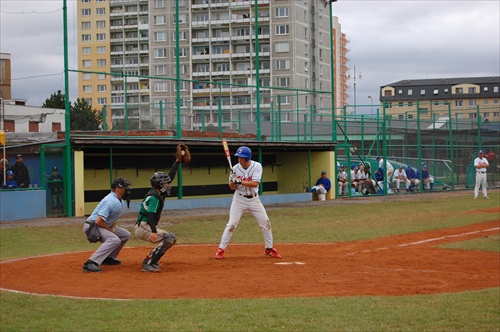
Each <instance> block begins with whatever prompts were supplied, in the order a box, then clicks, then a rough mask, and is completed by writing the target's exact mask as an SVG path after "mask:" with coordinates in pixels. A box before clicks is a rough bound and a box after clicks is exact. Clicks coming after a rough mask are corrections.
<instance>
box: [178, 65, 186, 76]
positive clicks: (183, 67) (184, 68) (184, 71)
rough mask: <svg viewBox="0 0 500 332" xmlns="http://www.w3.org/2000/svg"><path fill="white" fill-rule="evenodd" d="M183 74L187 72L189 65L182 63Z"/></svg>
mask: <svg viewBox="0 0 500 332" xmlns="http://www.w3.org/2000/svg"><path fill="white" fill-rule="evenodd" d="M180 70H181V74H187V72H188V65H181V68H180Z"/></svg>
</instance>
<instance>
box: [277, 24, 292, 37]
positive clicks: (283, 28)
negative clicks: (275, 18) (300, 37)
mask: <svg viewBox="0 0 500 332" xmlns="http://www.w3.org/2000/svg"><path fill="white" fill-rule="evenodd" d="M275 31H276V34H277V35H288V34H289V33H290V26H289V25H277V26H276V30H275Z"/></svg>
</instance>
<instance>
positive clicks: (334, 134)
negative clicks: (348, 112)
mask: <svg viewBox="0 0 500 332" xmlns="http://www.w3.org/2000/svg"><path fill="white" fill-rule="evenodd" d="M328 2H329V7H330V8H329V9H330V82H331V85H332V86H331V89H332V91H331V93H332V140H333V141H334V142H336V141H337V127H336V126H335V124H336V119H335V79H334V74H335V61H334V60H335V59H334V52H333V46H334V45H333V1H328ZM344 115H345V114H344ZM344 143H345V142H344Z"/></svg>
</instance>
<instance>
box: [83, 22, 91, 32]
mask: <svg viewBox="0 0 500 332" xmlns="http://www.w3.org/2000/svg"><path fill="white" fill-rule="evenodd" d="M87 29H90V22H82V30H87Z"/></svg>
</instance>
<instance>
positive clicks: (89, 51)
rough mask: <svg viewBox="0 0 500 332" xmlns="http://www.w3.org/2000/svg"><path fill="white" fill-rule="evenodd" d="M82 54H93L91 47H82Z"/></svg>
mask: <svg viewBox="0 0 500 332" xmlns="http://www.w3.org/2000/svg"><path fill="white" fill-rule="evenodd" d="M82 53H83V54H91V53H92V49H91V48H90V47H82Z"/></svg>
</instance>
